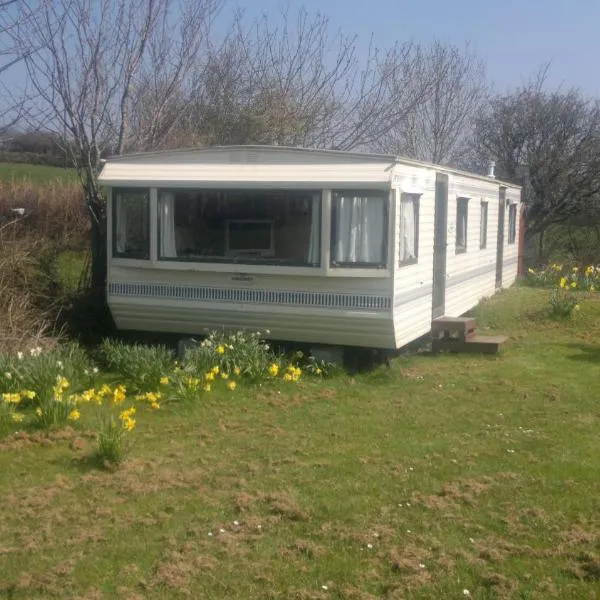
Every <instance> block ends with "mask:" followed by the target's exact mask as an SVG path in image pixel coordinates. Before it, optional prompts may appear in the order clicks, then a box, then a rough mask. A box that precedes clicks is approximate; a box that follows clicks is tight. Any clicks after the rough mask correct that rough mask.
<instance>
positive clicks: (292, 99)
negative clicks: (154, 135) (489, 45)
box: [186, 10, 425, 150]
mask: <svg viewBox="0 0 600 600" xmlns="http://www.w3.org/2000/svg"><path fill="white" fill-rule="evenodd" d="M418 64H419V61H418V52H417V49H416V47H415V46H414V45H413V44H404V45H400V44H399V45H396V46H394V47H393V48H392V49H390V50H387V51H381V50H378V49H376V48H374V47H371V49H370V52H369V54H368V57H367V58H366V60H365V61H364V62H363V63H362V64H361V61H360V60H359V58H358V56H357V52H356V39H355V38H354V37H346V36H343V35H341V34H331V33H330V27H329V22H328V20H327V18H325V17H323V16H321V15H317V16H315V17H310V16H309V15H308V14H307V13H306V11H305V10H300V11H299V12H298V13H297V15H295V16H292V15H291V14H290V13H289V11H284V12H283V13H282V15H281V18H280V20H279V21H277V22H273V21H272V20H270V19H268V18H267V17H264V18H263V19H262V20H261V21H259V22H258V23H255V24H253V25H252V26H250V27H246V26H245V24H244V22H243V20H242V19H241V17H239V16H238V18H237V20H236V22H235V27H233V28H232V30H231V33H230V35H229V36H228V38H227V39H226V40H225V41H224V43H223V44H222V45H221V46H219V47H218V48H215V49H214V51H213V52H212V53H211V56H210V58H209V60H208V61H207V63H206V64H203V65H202V66H201V72H200V73H199V75H198V84H197V90H196V91H195V96H196V97H197V98H198V102H197V106H196V109H195V110H194V111H193V113H192V114H191V115H190V122H189V123H188V124H187V125H186V133H187V135H188V136H189V137H190V138H191V139H193V140H199V141H201V142H202V143H207V144H214V143H221V144H222V143H270V144H280V145H283V144H285V145H295V146H308V147H321V148H335V149H340V150H350V149H355V148H372V147H373V146H374V145H375V143H376V141H377V140H378V139H379V138H380V137H381V136H382V135H383V134H384V133H385V132H386V131H387V129H388V128H389V127H390V126H393V125H394V123H396V122H398V121H399V120H401V119H402V118H404V117H405V115H406V113H407V112H410V111H411V110H412V109H413V108H414V107H415V106H416V105H417V104H418V103H419V102H420V101H421V100H422V98H423V96H424V92H425V90H423V89H419V88H417V87H416V86H414V85H412V86H411V85H408V84H409V82H410V81H411V79H412V78H413V76H414V70H415V68H416V66H418Z"/></svg>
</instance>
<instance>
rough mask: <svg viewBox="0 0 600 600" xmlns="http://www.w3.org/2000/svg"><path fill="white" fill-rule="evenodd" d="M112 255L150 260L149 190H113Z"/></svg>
mask: <svg viewBox="0 0 600 600" xmlns="http://www.w3.org/2000/svg"><path fill="white" fill-rule="evenodd" d="M112 203H113V256H116V257H120V258H139V259H148V258H149V257H150V227H149V221H150V193H149V190H148V189H114V190H113V194H112Z"/></svg>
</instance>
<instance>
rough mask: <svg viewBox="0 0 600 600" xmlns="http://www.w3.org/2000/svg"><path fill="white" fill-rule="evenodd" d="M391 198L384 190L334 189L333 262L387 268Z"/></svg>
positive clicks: (349, 265) (332, 220) (347, 265)
mask: <svg viewBox="0 0 600 600" xmlns="http://www.w3.org/2000/svg"><path fill="white" fill-rule="evenodd" d="M387 198H388V195H387V194H384V193H382V192H380V193H377V192H358V191H355V192H351V191H348V192H333V194H332V204H331V265H332V266H333V267H362V268H367V269H368V268H383V267H385V266H386V254H387V239H386V238H387V235H386V233H387Z"/></svg>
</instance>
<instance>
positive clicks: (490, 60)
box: [222, 0, 600, 97]
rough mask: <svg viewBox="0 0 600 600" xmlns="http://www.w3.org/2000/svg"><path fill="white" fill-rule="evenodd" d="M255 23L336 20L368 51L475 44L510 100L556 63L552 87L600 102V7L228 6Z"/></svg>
mask: <svg viewBox="0 0 600 600" xmlns="http://www.w3.org/2000/svg"><path fill="white" fill-rule="evenodd" d="M236 6H237V7H240V8H243V9H244V10H245V12H246V15H247V16H248V17H251V18H252V17H258V16H260V15H261V14H263V13H266V14H268V15H271V14H272V15H276V14H277V13H278V12H279V11H280V9H281V8H282V7H285V6H289V8H290V9H291V11H292V12H295V10H297V9H298V8H300V7H302V6H305V7H306V9H307V10H308V11H309V13H311V14H314V13H316V12H321V13H322V14H324V15H327V16H328V17H329V18H330V23H331V27H332V30H337V29H340V30H341V31H343V32H344V33H346V34H353V33H356V34H358V35H359V36H360V40H361V42H362V43H363V44H365V45H366V43H367V42H368V40H369V38H370V36H371V34H374V36H375V40H376V43H377V45H381V46H388V45H391V44H393V43H394V41H396V40H398V41H407V40H414V41H419V42H423V43H426V42H429V41H431V40H434V39H439V40H442V41H447V42H452V43H455V44H459V45H462V44H464V43H465V42H470V43H471V44H472V45H473V47H474V48H476V49H477V51H478V52H479V54H480V55H481V56H482V58H483V59H484V60H485V62H486V65H487V74H488V78H489V80H490V81H491V82H492V83H493V85H494V88H495V89H496V90H497V91H499V92H503V91H506V90H508V89H510V88H512V87H514V86H516V85H519V84H520V83H522V82H523V81H525V80H526V79H528V78H529V77H530V76H531V75H532V74H533V73H535V72H537V70H538V68H539V67H540V65H541V64H542V63H545V62H548V61H550V62H551V69H550V75H549V79H548V83H549V85H550V86H551V87H556V86H559V85H562V86H564V87H572V86H575V87H578V88H580V89H581V91H582V92H584V93H585V94H586V95H593V96H597V97H600V35H599V34H600V0H546V1H543V0H496V1H495V2H492V1H490V0H453V1H451V0H420V1H419V0H283V1H282V0H249V1H246V2H243V1H240V0H228V1H227V4H226V7H225V10H224V14H223V15H222V16H223V17H225V16H226V15H227V14H230V11H231V10H232V9H233V8H234V7H236Z"/></svg>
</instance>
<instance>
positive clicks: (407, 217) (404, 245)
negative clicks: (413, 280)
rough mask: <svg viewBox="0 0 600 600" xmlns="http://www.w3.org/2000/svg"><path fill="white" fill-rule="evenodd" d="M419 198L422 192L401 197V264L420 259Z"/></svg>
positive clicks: (409, 263) (411, 262) (413, 262)
mask: <svg viewBox="0 0 600 600" xmlns="http://www.w3.org/2000/svg"><path fill="white" fill-rule="evenodd" d="M419 199H420V194H402V196H401V197H400V248H399V249H400V253H399V255H400V256H399V264H400V266H402V265H411V264H415V263H416V262H418V259H419Z"/></svg>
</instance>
